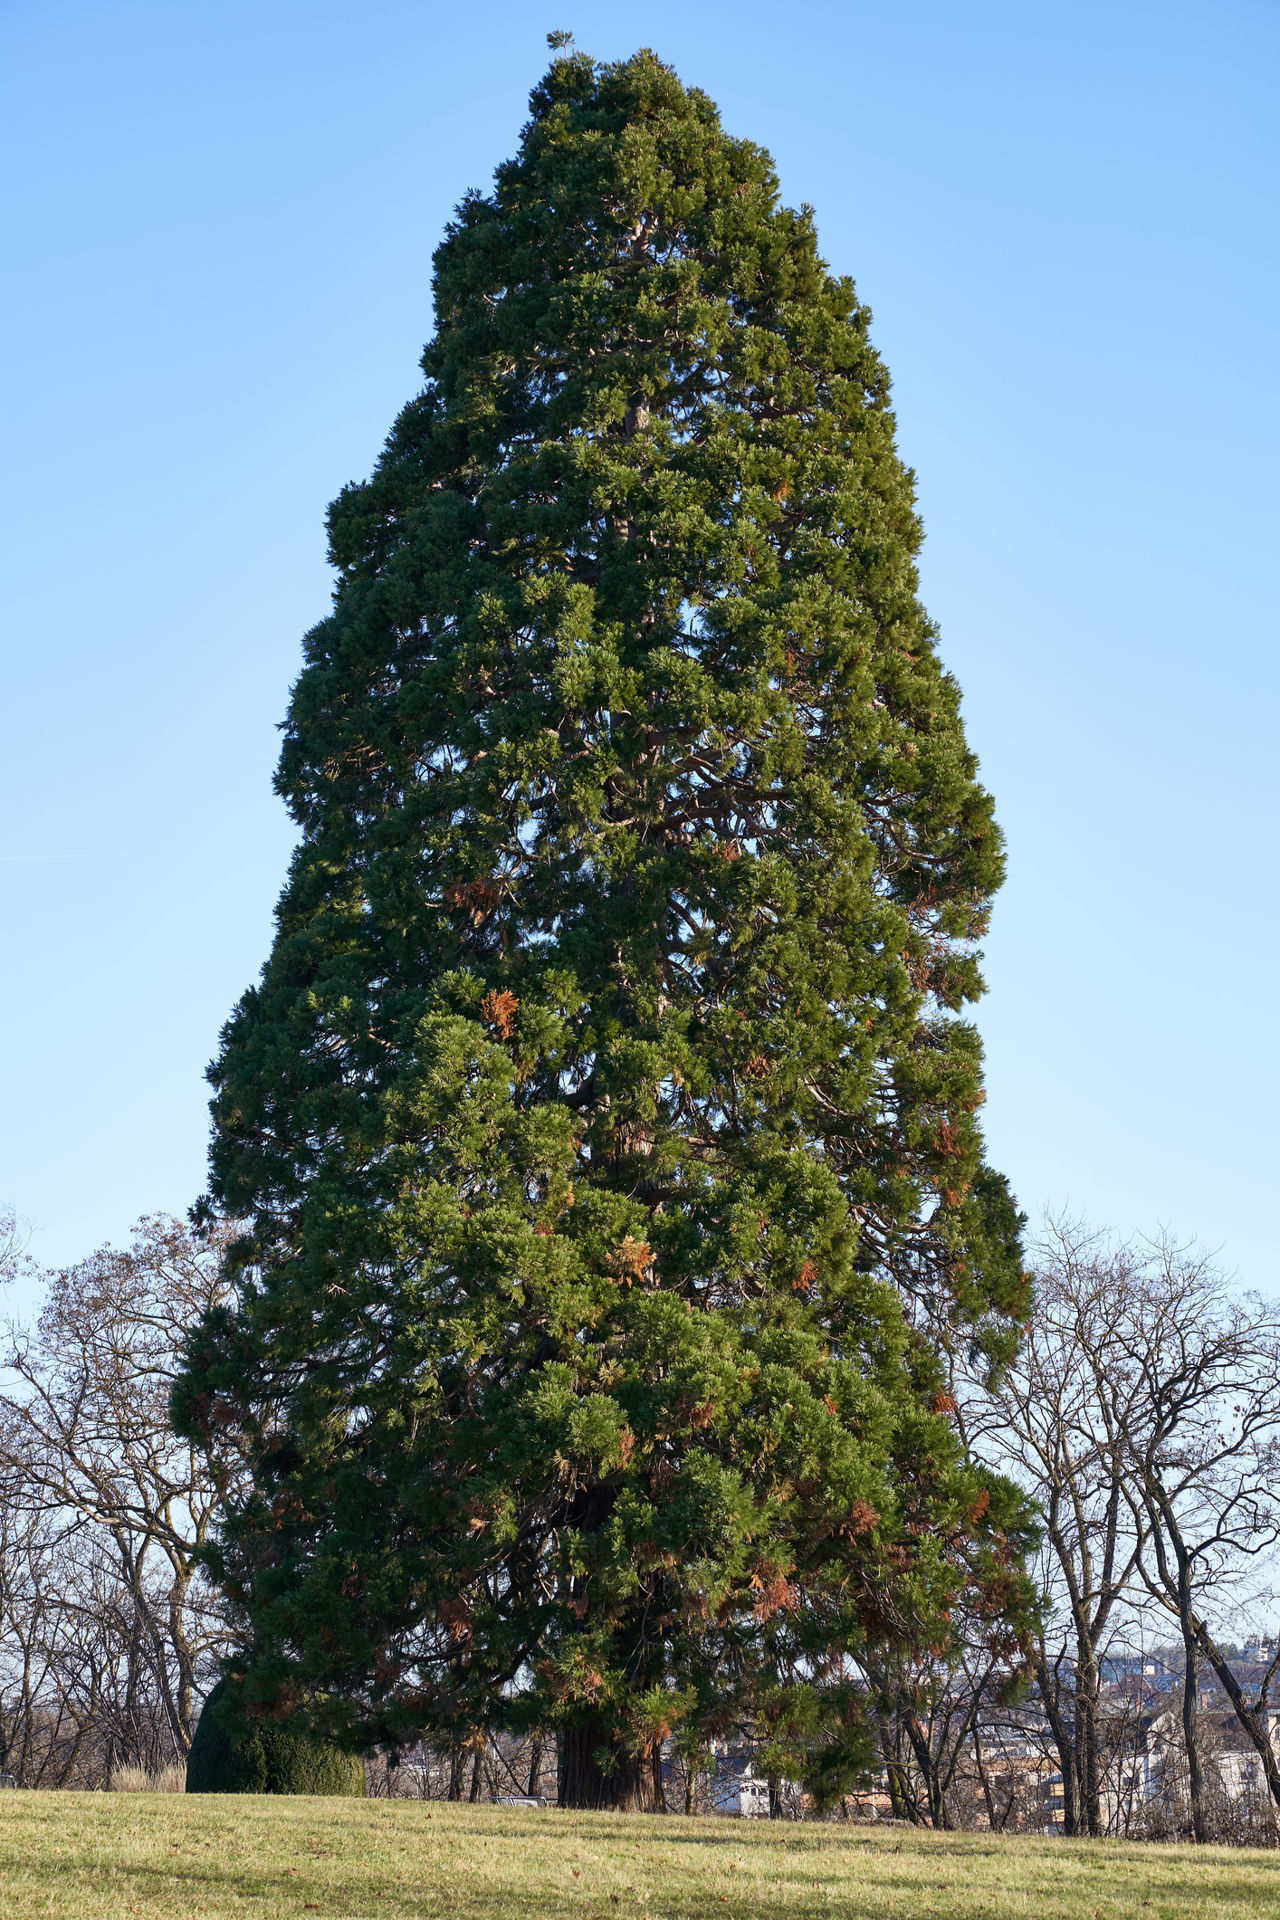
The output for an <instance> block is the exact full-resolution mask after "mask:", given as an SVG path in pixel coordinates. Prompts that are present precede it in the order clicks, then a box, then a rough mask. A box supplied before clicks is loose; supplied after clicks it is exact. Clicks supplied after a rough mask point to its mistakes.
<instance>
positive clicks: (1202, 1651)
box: [1116, 1241, 1280, 1841]
mask: <svg viewBox="0 0 1280 1920" xmlns="http://www.w3.org/2000/svg"><path fill="white" fill-rule="evenodd" d="M1116 1337H1117V1338H1118V1339H1119V1340H1121V1342H1122V1343H1123V1346H1124V1349H1125V1371H1126V1376H1127V1378H1128V1379H1129V1380H1130V1381H1131V1382H1132V1383H1133V1390H1134V1401H1135V1404H1134V1407H1133V1416H1134V1417H1133V1419H1132V1421H1131V1424H1130V1427H1129V1429H1128V1433H1127V1436H1126V1437H1127V1448H1126V1487H1127V1491H1128V1495H1129V1499H1130V1503H1131V1506H1132V1510H1133V1514H1134V1520H1135V1527H1136V1528H1137V1530H1138V1532H1139V1533H1140V1535H1141V1537H1142V1543H1143V1544H1142V1549H1141V1552H1140V1556H1139V1568H1140V1571H1141V1573H1142V1576H1143V1580H1144V1582H1145V1585H1146V1588H1147V1591H1148V1592H1149V1593H1150V1595H1151V1596H1152V1598H1153V1599H1154V1600H1155V1601H1156V1602H1157V1603H1158V1604H1159V1605H1160V1606H1161V1607H1163V1608H1164V1609H1165V1611H1166V1612H1167V1614H1168V1615H1169V1616H1170V1618H1171V1620H1172V1621H1173V1622H1174V1623H1176V1626H1177V1629H1178V1633H1179V1636H1180V1638H1181V1641H1182V1647H1183V1656H1184V1669H1183V1687H1182V1737H1183V1744H1184V1747H1185V1753H1186V1765H1187V1772H1188V1776H1189V1794H1188V1797H1189V1802H1190V1812H1191V1820H1192V1829H1193V1832H1194V1834H1195V1837H1196V1839H1197V1840H1201V1841H1203V1840H1205V1839H1206V1838H1207V1837H1208V1819H1207V1813H1206V1793H1207V1783H1206V1779H1205V1770H1204V1766H1203V1763H1202V1759H1201V1754H1200V1741H1199V1737H1198V1727H1197V1715H1198V1703H1199V1696H1200V1674H1201V1668H1202V1663H1203V1662H1205V1661H1207V1662H1208V1663H1209V1665H1210V1666H1211V1667H1212V1669H1213V1671H1214V1672H1215V1673H1216V1675H1217V1677H1218V1679H1219V1681H1220V1682H1221V1685H1222V1687H1223V1689H1224V1691H1225V1692H1226V1694H1227V1697H1228V1699H1229V1700H1230V1702H1231V1705H1232V1708H1233V1709H1234V1711H1235V1715H1236V1718H1237V1720H1238V1722H1239V1725H1240V1727H1241V1728H1242V1730H1243V1731H1244V1733H1245V1734H1246V1736H1247V1737H1248V1739H1249V1740H1250V1741H1251V1743H1252V1744H1253V1746H1254V1748H1255V1750H1256V1752H1257V1753H1258V1755H1259V1756H1260V1758H1261V1761H1262V1765H1263V1768H1264V1771H1265V1774H1266V1779H1267V1784H1268V1787H1269V1789H1270V1792H1271V1795H1272V1798H1273V1799H1274V1801H1275V1802H1276V1804H1277V1805H1278V1806H1280V1764H1278V1763H1277V1757H1276V1752H1275V1748H1274V1746H1273V1744H1272V1739H1271V1721H1272V1709H1271V1692H1272V1687H1273V1684H1274V1682H1275V1677H1276V1672H1277V1668H1280V1656H1277V1658H1276V1659H1275V1660H1273V1661H1272V1662H1271V1664H1270V1666H1269V1667H1268V1668H1267V1669H1266V1671H1265V1674H1264V1676H1263V1679H1262V1682H1261V1685H1260V1687H1258V1688H1257V1690H1256V1692H1255V1694H1254V1697H1253V1698H1249V1697H1247V1695H1246V1692H1245V1689H1244V1686H1243V1685H1242V1684H1241V1682H1240V1679H1239V1677H1238V1675H1237V1673H1236V1670H1235V1666H1234V1664H1233V1661H1232V1660H1231V1659H1230V1658H1229V1657H1228V1656H1227V1654H1226V1653H1225V1652H1224V1650H1223V1648H1222V1646H1221V1645H1220V1643H1219V1640H1218V1639H1217V1637H1216V1636H1215V1634H1214V1632H1213V1630H1212V1626H1211V1621H1212V1619H1213V1618H1214V1617H1215V1615H1216V1616H1217V1617H1219V1618H1221V1616H1222V1612H1223V1609H1224V1607H1225V1606H1227V1605H1229V1604H1231V1605H1234V1606H1237V1607H1238V1606H1239V1604H1240V1601H1241V1597H1242V1592H1243V1590H1244V1589H1245V1588H1247V1587H1250V1586H1252V1587H1253V1588H1255V1589H1256V1588H1257V1586H1258V1584H1259V1581H1258V1578H1257V1577H1256V1574H1255V1570H1256V1569H1259V1567H1260V1563H1262V1562H1263V1560H1264V1556H1266V1555H1267V1554H1268V1553H1269V1552H1271V1550H1273V1549H1274V1548H1275V1547H1276V1545H1277V1543H1280V1315H1278V1314H1277V1312H1276V1310H1275V1309H1274V1308H1271V1307H1268V1306H1267V1305H1266V1304H1265V1303H1264V1302H1263V1301H1262V1300H1260V1299H1259V1298H1257V1296H1254V1295H1247V1296H1244V1297H1239V1296H1236V1297H1233V1296H1232V1295H1231V1294H1230V1293H1229V1291H1228V1289H1227V1285H1226V1282H1225V1281H1224V1279H1223V1278H1222V1276H1221V1275H1220V1274H1218V1273H1217V1272H1215V1271H1214V1269H1213V1267H1212V1266H1211V1264H1210V1263H1209V1261H1208V1260H1207V1259H1206V1258H1205V1257H1203V1256H1202V1255H1199V1254H1197V1253H1196V1252H1195V1251H1194V1250H1191V1249H1187V1248H1184V1247H1179V1246H1177V1245H1175V1244H1173V1243H1172V1242H1168V1241H1163V1242H1160V1243H1158V1244H1156V1245H1154V1246H1152V1247H1151V1248H1150V1249H1148V1255H1147V1259H1146V1260H1145V1262H1144V1263H1142V1264H1141V1265H1137V1266H1134V1267H1132V1268H1131V1269H1130V1271H1129V1274H1128V1288H1127V1295H1126V1298H1125V1301H1124V1313H1123V1316H1122V1317H1121V1319H1120V1320H1119V1322H1118V1325H1117V1329H1116ZM1253 1597H1254V1599H1255V1602H1256V1598H1257V1595H1256V1593H1255V1594H1254V1596H1253Z"/></svg>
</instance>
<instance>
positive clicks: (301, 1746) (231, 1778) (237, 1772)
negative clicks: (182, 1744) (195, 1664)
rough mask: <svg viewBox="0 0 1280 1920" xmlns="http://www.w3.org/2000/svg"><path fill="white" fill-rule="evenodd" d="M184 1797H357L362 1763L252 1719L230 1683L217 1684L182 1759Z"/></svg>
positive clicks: (294, 1732)
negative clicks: (250, 1795)
mask: <svg viewBox="0 0 1280 1920" xmlns="http://www.w3.org/2000/svg"><path fill="white" fill-rule="evenodd" d="M186 1787H187V1792H188V1793H321V1794H345V1795H347V1796H352V1797H355V1796H361V1795H363V1793H364V1790H365V1787H364V1762H363V1761H362V1760H361V1759H360V1758H359V1756H358V1755H356V1754H352V1753H343V1752H342V1751H341V1749H340V1748H338V1747H335V1746H334V1745H333V1744H332V1743H331V1742H329V1741H327V1740H319V1739H317V1738H316V1737H315V1736H314V1735H312V1734H308V1733H303V1732H300V1731H298V1730H297V1729H296V1728H293V1727H289V1726H282V1725H281V1724H280V1723H279V1722H277V1721H274V1720H251V1719H250V1718H249V1717H248V1716H247V1715H246V1714H244V1713H242V1712H241V1711H239V1701H238V1699H237V1695H236V1692H235V1691H234V1689H233V1686H232V1683H231V1682H229V1681H226V1680H220V1681H219V1682H218V1684H217V1686H216V1687H215V1688H214V1689H213V1692H212V1693H211V1694H210V1695H209V1698H208V1699H207V1700H206V1701H205V1703H204V1708H203V1711H202V1712H201V1715H200V1719H199V1721H198V1723H197V1725H196V1732H195V1739H194V1740H193V1741H192V1742H191V1752H190V1753H189V1754H188V1756H187V1775H186Z"/></svg>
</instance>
